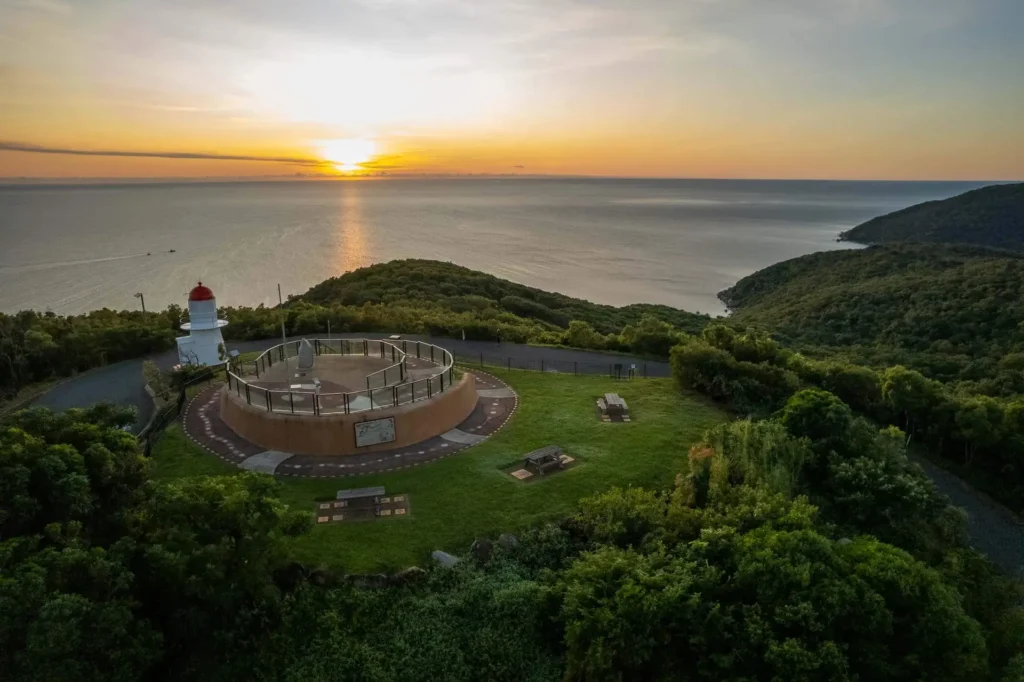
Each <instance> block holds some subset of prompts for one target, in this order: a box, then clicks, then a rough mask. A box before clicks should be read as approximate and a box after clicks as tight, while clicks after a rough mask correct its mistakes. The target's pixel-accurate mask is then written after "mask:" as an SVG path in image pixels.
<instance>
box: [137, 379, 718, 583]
mask: <svg viewBox="0 0 1024 682" xmlns="http://www.w3.org/2000/svg"><path fill="white" fill-rule="evenodd" d="M493 373H494V374H495V375H496V376H499V377H500V378H502V379H504V380H505V381H507V382H508V383H509V384H510V385H511V386H512V387H513V388H515V390H516V392H518V393H519V397H520V400H519V408H518V409H517V410H516V413H515V415H514V416H513V418H512V420H511V421H510V422H509V423H508V424H507V425H506V426H505V428H503V429H502V430H501V431H499V432H498V433H497V434H496V435H495V436H493V437H492V438H491V439H490V440H488V441H485V442H484V443H481V444H480V445H478V446H476V447H473V448H470V449H469V450H465V451H463V452H461V453H459V454H457V455H454V456H452V457H449V458H446V459H443V460H439V461H436V462H432V463H430V464H424V465H421V466H418V467H414V468H412V469H409V470H406V471H400V472H394V473H386V474H376V475H372V474H371V475H367V476H359V477H351V478H341V479H291V478H279V480H280V481H281V483H282V487H281V497H282V499H283V500H284V501H285V502H287V503H288V504H290V505H292V506H294V507H296V508H298V509H304V510H308V511H309V512H310V513H312V512H313V509H314V506H313V505H314V502H315V501H316V500H318V499H333V498H334V495H335V492H336V491H337V490H338V489H339V488H361V487H365V486H372V485H383V486H386V488H387V491H388V493H396V494H397V493H406V494H408V495H409V501H410V516H409V517H406V518H395V519H387V520H379V521H373V522H355V523H351V524H344V523H343V524H329V525H322V526H316V527H314V528H313V530H312V531H311V532H310V533H309V534H308V535H306V536H305V537H303V538H300V539H299V540H297V541H296V543H295V552H296V555H297V558H298V559H299V560H300V561H303V562H305V563H307V564H314V565H316V564H326V565H332V566H340V567H343V568H345V569H347V570H349V571H354V572H363V571H372V570H377V569H380V570H391V569H396V568H400V567H403V566H408V565H410V564H416V563H423V562H425V561H427V560H428V555H429V553H430V551H431V550H434V549H445V550H449V551H464V550H465V549H467V548H468V545H469V543H470V542H471V541H472V540H473V538H474V537H479V536H488V537H492V538H493V537H497V535H498V534H499V533H502V532H509V531H511V532H514V531H515V530H516V529H519V528H523V527H526V526H529V525H530V524H533V523H536V522H539V521H542V520H545V519H550V518H553V517H558V516H564V515H565V514H567V513H569V512H571V511H572V510H573V508H574V507H575V504H576V501H577V500H578V499H580V498H581V497H585V496H587V495H591V494H593V493H596V492H601V491H604V490H607V489H608V488H610V487H612V486H616V485H618V486H626V485H638V486H648V487H664V486H667V485H669V484H670V483H671V482H672V479H673V476H674V475H675V474H676V473H677V472H678V471H679V470H680V468H681V467H680V463H681V462H682V461H683V459H684V458H685V457H686V455H687V451H688V450H689V448H690V445H691V444H692V443H693V442H694V441H696V440H697V439H699V438H700V437H701V435H702V434H703V433H704V431H705V430H706V429H708V428H709V427H711V426H714V425H715V424H716V423H718V422H721V421H724V420H725V419H726V418H727V416H726V414H725V413H724V412H723V411H721V410H720V409H718V408H717V407H715V406H714V405H712V404H711V403H710V402H708V401H706V400H705V399H703V398H701V397H699V396H697V395H695V394H685V395H681V394H680V392H679V390H678V389H677V388H676V387H675V385H674V384H673V382H672V381H671V380H669V379H646V380H636V381H632V382H616V381H613V380H611V379H608V378H606V377H593V376H579V377H574V376H566V375H559V374H545V373H539V372H517V371H512V372H507V371H494V372H493ZM608 391H615V392H617V393H619V394H620V395H621V396H622V397H623V398H625V399H626V401H627V402H628V403H629V406H630V411H631V413H632V417H633V421H632V422H631V423H629V424H607V423H602V422H600V421H599V420H598V419H597V418H596V417H595V415H594V400H595V399H596V398H597V397H598V396H599V395H601V394H603V393H605V392H608ZM549 444H556V445H560V446H561V447H562V448H563V449H564V450H565V452H566V453H567V454H569V455H570V456H572V457H575V458H576V459H577V460H580V461H581V464H579V465H577V466H574V467H573V468H571V469H568V470H566V471H564V472H561V473H557V474H554V475H551V476H550V477H548V478H544V479H541V480H536V481H532V482H530V483H522V482H519V481H517V480H515V479H513V478H512V477H511V476H509V475H508V474H506V473H505V472H504V471H503V470H504V469H507V468H508V467H509V466H510V465H512V464H514V463H515V462H516V461H517V460H521V457H522V455H523V454H524V453H526V452H528V451H530V450H534V449H536V448H538V447H541V446H544V445H549ZM153 459H154V460H155V465H154V475H155V476H156V477H157V478H165V479H166V478H176V477H180V476H187V475H198V474H209V475H216V474H220V473H228V474H229V473H234V472H237V469H235V468H234V467H232V466H230V465H228V464H226V463H224V462H222V461H221V460H219V459H217V458H215V457H213V456H212V455H210V454H208V453H206V452H205V451H203V450H201V449H200V448H199V447H198V446H196V445H195V444H194V443H192V441H191V440H189V439H188V437H187V436H185V434H184V433H182V431H181V427H180V425H178V424H175V425H173V426H171V427H170V428H169V429H168V430H167V433H166V434H165V435H164V437H163V438H162V439H161V440H160V441H159V443H158V444H157V446H156V447H155V448H154V451H153Z"/></svg>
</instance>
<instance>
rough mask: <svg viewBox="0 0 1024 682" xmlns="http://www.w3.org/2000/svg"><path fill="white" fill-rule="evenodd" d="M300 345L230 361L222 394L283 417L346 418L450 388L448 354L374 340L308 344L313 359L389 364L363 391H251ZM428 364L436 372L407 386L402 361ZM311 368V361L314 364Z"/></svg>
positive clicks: (293, 343)
mask: <svg viewBox="0 0 1024 682" xmlns="http://www.w3.org/2000/svg"><path fill="white" fill-rule="evenodd" d="M301 344H302V341H301V340H300V341H288V342H285V343H281V344H278V345H276V346H272V347H271V348H268V349H267V350H265V351H264V352H263V353H262V354H260V355H259V356H258V357H257V358H256V359H255V360H247V361H237V360H235V361H232V362H231V363H229V366H228V369H227V370H226V378H227V390H229V391H231V392H233V393H234V394H235V396H236V397H237V398H238V399H240V400H245V402H246V404H247V405H251V406H252V407H255V408H257V409H265V410H267V411H268V412H282V413H288V414H307V415H317V416H319V415H331V414H351V413H353V412H364V411H367V410H380V409H384V408H388V407H398V406H399V405H405V404H408V403H412V402H417V401H419V400H426V399H428V398H432V397H434V396H435V395H438V394H440V393H443V392H444V391H446V390H448V389H449V388H451V386H452V385H453V384H454V383H455V367H454V365H455V358H454V357H453V356H452V354H451V353H450V352H448V351H447V350H445V349H444V348H441V347H440V346H435V345H433V344H430V343H425V342H423V341H384V340H379V339H313V340H311V341H310V344H311V345H312V346H313V352H314V355H315V356H327V355H348V356H362V357H380V358H381V359H384V360H391V361H392V362H393V363H394V364H392V365H389V366H388V367H385V368H384V369H381V370H377V371H376V372H372V373H371V374H368V375H367V376H366V390H361V391H348V392H344V393H340V392H330V393H328V392H323V391H320V390H319V389H318V388H313V389H302V390H279V389H272V388H266V387H263V386H259V385H257V384H256V383H255V382H254V381H252V377H253V376H255V378H256V381H260V380H262V379H263V378H264V377H266V376H267V375H268V374H269V373H270V372H271V370H272V368H273V367H274V365H280V364H281V363H285V364H286V366H287V362H288V360H289V359H290V358H297V357H298V355H299V348H300V347H301ZM410 359H416V360H421V361H429V362H431V363H432V364H434V365H436V366H437V367H438V370H437V371H436V372H434V373H432V374H430V375H429V376H427V377H424V378H422V379H418V380H416V381H409V380H408V379H409V369H408V361H409V360H410ZM314 367H315V361H314Z"/></svg>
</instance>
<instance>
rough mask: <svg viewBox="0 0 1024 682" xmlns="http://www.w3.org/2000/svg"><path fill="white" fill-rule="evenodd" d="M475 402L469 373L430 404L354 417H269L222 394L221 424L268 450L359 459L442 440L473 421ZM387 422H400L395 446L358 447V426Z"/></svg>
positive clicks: (272, 414)
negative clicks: (437, 438) (469, 420)
mask: <svg viewBox="0 0 1024 682" xmlns="http://www.w3.org/2000/svg"><path fill="white" fill-rule="evenodd" d="M476 402H477V394H476V380H475V379H474V377H473V375H472V374H469V373H466V374H463V375H462V379H460V380H459V381H458V383H456V384H455V385H454V386H452V387H451V388H449V389H447V390H446V391H444V392H443V393H441V394H440V395H436V396H434V397H432V398H428V399H427V400H421V401H419V402H415V403H410V404H408V405H400V406H399V407H389V408H385V409H380V410H365V411H362V412H354V413H352V414H331V415H320V416H314V415H308V414H287V413H280V412H267V411H266V410H261V409H258V408H255V407H253V406H252V405H247V404H246V403H245V401H244V400H242V399H240V398H239V397H238V396H236V395H235V394H234V393H233V392H231V391H228V390H226V389H223V390H221V395H220V418H221V420H223V421H224V423H225V424H227V425H228V426H229V427H230V428H231V430H233V431H234V432H235V433H237V434H238V435H239V436H241V437H242V438H244V439H246V440H248V441H250V442H252V443H255V444H256V445H259V446H262V447H265V448H266V449H267V450H278V451H280V452H290V453H293V454H301V455H354V454H360V453H364V452H380V451H382V450H394V449H395V448H400V447H406V446H409V445H415V444H416V443H419V442H421V441H425V440H427V439H429V438H433V437H434V436H439V435H441V434H442V433H445V432H446V431H450V430H451V429H454V428H455V427H456V426H458V425H459V424H461V423H462V422H463V421H464V420H465V419H466V418H467V417H469V415H470V414H472V412H473V410H474V409H475V408H476ZM388 417H394V419H395V440H394V441H393V442H390V443H382V444H379V445H369V446H366V447H361V448H360V447H356V437H355V425H356V424H357V423H359V422H364V421H374V420H377V419H386V418H388Z"/></svg>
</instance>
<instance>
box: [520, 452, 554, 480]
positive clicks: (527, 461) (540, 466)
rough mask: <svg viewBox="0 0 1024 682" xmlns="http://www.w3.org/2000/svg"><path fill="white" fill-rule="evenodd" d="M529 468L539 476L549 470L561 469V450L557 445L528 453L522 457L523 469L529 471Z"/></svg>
mask: <svg viewBox="0 0 1024 682" xmlns="http://www.w3.org/2000/svg"><path fill="white" fill-rule="evenodd" d="M531 467H532V468H533V469H535V470H536V471H537V473H538V474H540V475H541V476H543V475H544V472H546V471H548V470H549V469H561V468H562V448H560V447H558V446H557V445H547V446H545V447H542V448H540V449H539V450H534V451H533V452H528V453H527V454H526V456H525V457H524V462H523V468H524V469H527V470H529V469H530V468H531Z"/></svg>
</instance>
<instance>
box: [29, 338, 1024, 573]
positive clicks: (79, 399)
mask: <svg viewBox="0 0 1024 682" xmlns="http://www.w3.org/2000/svg"><path fill="white" fill-rule="evenodd" d="M386 336H387V335H384V334H362V335H360V334H343V335H337V336H336V338H364V337H365V338H386ZM403 338H405V339H409V340H414V341H429V342H431V343H435V344H437V345H440V346H443V347H445V348H447V349H448V350H450V351H451V352H452V353H454V354H455V356H456V357H458V358H459V359H460V360H463V361H466V362H473V361H479V359H480V356H481V354H482V355H483V359H484V361H485V362H487V363H489V364H494V363H495V362H496V361H497V359H498V358H507V357H513V358H515V359H516V360H514V361H513V363H512V366H513V367H518V368H524V369H540V362H541V359H542V358H543V359H544V369H545V370H547V371H559V372H572V371H574V370H578V371H580V372H581V373H591V374H594V373H604V372H606V371H607V370H608V368H610V366H612V365H614V364H616V363H622V364H625V365H626V366H627V367H628V366H629V365H630V364H634V363H635V364H636V365H637V373H638V374H639V375H642V372H643V371H644V368H645V367H646V371H647V374H648V376H659V377H667V376H670V369H669V365H668V363H667V362H652V361H648V360H644V359H642V358H631V357H628V356H622V355H611V354H607V353H598V352H594V351H581V350H572V349H566V348H540V347H535V346H524V345H520V344H514V343H494V342H489V341H462V340H460V339H443V338H431V337H427V336H412V335H405V336H403ZM289 340H294V339H289ZM276 343H278V340H277V339H267V340H262V341H237V342H230V343H228V344H227V345H228V347H229V348H231V349H236V350H238V351H240V352H243V353H246V352H250V351H254V350H263V349H265V348H269V347H271V346H273V345H275V344H276ZM153 360H154V361H155V362H156V363H157V365H159V366H161V367H164V368H168V367H170V366H172V365H174V364H175V363H176V362H177V356H176V354H175V353H174V352H173V351H171V352H167V353H163V354H161V355H159V356H156V357H154V358H153ZM502 362H504V361H502ZM144 385H145V384H144V382H143V380H142V360H129V361H126V362H121V363H118V364H116V365H110V366H109V367H103V368H100V369H96V370H93V371H91V372H87V373H85V374H83V375H82V376H80V377H78V378H76V379H72V380H71V381H67V382H65V383H63V384H60V385H59V386H56V387H54V388H53V389H51V390H50V391H49V392H48V393H46V394H44V395H43V396H42V397H40V398H39V399H38V401H37V403H38V404H40V405H45V406H46V407H50V408H52V409H55V410H63V409H67V408H69V407H86V406H88V405H92V404H94V403H97V402H101V401H108V402H115V403H119V404H127V405H134V406H135V407H136V409H137V410H138V420H137V422H136V431H138V430H139V429H141V428H142V426H143V425H145V424H146V422H147V421H148V420H149V417H150V415H151V414H152V411H153V403H152V401H151V400H150V398H149V396H148V395H147V394H146V391H145V389H144ZM920 464H921V465H922V466H923V467H924V469H925V472H926V473H927V474H928V476H929V477H931V479H932V480H933V481H934V482H935V484H936V486H938V488H939V489H940V490H941V491H942V492H944V493H945V494H946V495H948V496H949V498H950V499H951V500H952V501H953V503H954V504H956V505H957V506H959V507H963V508H964V509H965V510H967V514H968V528H969V531H970V536H971V541H972V543H973V544H974V546H975V547H976V548H977V549H978V550H980V551H982V552H984V553H985V554H987V555H988V556H989V557H991V558H992V560H993V561H995V562H996V563H997V564H998V565H1000V566H1001V567H1003V569H1004V570H1006V571H1008V572H1010V573H1013V574H1017V575H1024V571H1022V567H1024V526H1021V525H1020V524H1018V523H1017V522H1016V520H1015V519H1013V517H1012V516H1010V515H1008V514H1007V513H1006V512H1005V511H1004V510H1003V509H1002V508H1001V507H999V506H998V505H996V504H994V503H993V502H992V501H991V500H989V499H988V498H987V497H985V496H984V495H980V494H979V493H978V492H977V491H975V490H973V489H972V488H970V487H969V486H967V484H965V483H964V482H963V481H961V480H960V479H959V478H957V477H956V476H954V475H953V474H950V473H949V472H947V471H945V470H943V469H941V468H939V467H937V466H935V465H934V464H931V463H929V462H927V461H920Z"/></svg>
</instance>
